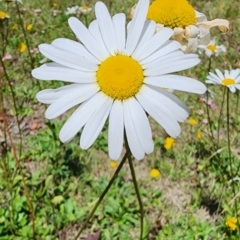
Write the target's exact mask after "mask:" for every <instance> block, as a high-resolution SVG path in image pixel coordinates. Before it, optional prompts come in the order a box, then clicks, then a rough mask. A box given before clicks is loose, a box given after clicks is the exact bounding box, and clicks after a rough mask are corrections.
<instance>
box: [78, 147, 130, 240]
mask: <svg viewBox="0 0 240 240" xmlns="http://www.w3.org/2000/svg"><path fill="white" fill-rule="evenodd" d="M130 153H131V152H130V150H129V148H127V151H126V153H125V155H124V157H123V159H122V161H121V162H120V164H119V166H118V168H117V170H116V171H115V173H114V174H113V176H112V178H111V180H110V181H109V183H108V185H107V187H106V188H105V189H104V191H103V192H102V194H101V196H100V197H99V199H98V201H97V203H96V204H95V206H94V208H93V209H92V211H91V212H90V213H89V215H88V216H87V219H86V221H85V222H84V223H83V225H82V227H81V228H80V230H79V231H78V233H77V235H76V237H75V238H74V240H77V239H78V237H79V236H80V234H81V233H82V232H83V230H84V229H85V228H86V226H87V224H88V222H89V220H90V219H91V217H92V216H93V214H94V213H95V211H96V210H97V208H98V206H99V205H100V203H101V202H102V200H103V199H104V197H105V195H106V194H107V193H108V191H109V189H110V188H111V186H112V184H113V183H114V181H115V179H116V177H117V176H118V173H119V172H120V170H121V169H122V167H123V164H124V163H125V162H126V160H127V159H128V157H129V156H130Z"/></svg>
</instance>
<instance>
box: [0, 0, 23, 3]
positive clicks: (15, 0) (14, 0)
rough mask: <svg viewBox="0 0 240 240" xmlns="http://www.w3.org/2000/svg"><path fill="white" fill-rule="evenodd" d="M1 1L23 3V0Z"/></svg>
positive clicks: (3, 0) (1, 0) (4, 0)
mask: <svg viewBox="0 0 240 240" xmlns="http://www.w3.org/2000/svg"><path fill="white" fill-rule="evenodd" d="M0 2H6V3H9V2H19V3H21V4H23V3H22V0H0Z"/></svg>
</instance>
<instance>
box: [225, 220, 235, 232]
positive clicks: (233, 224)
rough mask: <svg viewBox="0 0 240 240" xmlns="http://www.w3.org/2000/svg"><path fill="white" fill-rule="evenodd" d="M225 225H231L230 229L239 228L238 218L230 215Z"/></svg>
mask: <svg viewBox="0 0 240 240" xmlns="http://www.w3.org/2000/svg"><path fill="white" fill-rule="evenodd" d="M225 225H226V226H228V227H229V229H230V231H234V230H236V229H237V218H236V217H228V218H227V220H226V222H225Z"/></svg>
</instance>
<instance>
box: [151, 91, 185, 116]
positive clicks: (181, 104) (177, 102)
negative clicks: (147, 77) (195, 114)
mask: <svg viewBox="0 0 240 240" xmlns="http://www.w3.org/2000/svg"><path fill="white" fill-rule="evenodd" d="M147 87H149V88H150V89H152V90H154V91H156V92H159V93H160V94H161V95H164V96H165V97H167V98H169V99H170V100H172V101H173V103H174V104H175V105H178V107H180V108H182V110H184V112H182V114H183V116H182V118H187V117H188V114H189V111H188V107H187V106H186V104H185V103H184V102H182V101H181V100H180V99H179V98H178V97H176V96H175V95H174V94H172V92H170V91H166V90H163V89H162V88H159V87H153V86H147ZM151 94H152V93H150V95H151ZM171 104H172V103H171ZM173 108H174V106H173ZM169 110H171V109H169ZM179 116H180V115H179Z"/></svg>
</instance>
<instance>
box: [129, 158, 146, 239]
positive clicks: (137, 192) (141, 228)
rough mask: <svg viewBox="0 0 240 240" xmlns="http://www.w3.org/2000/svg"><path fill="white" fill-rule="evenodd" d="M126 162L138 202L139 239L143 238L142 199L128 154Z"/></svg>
mask: <svg viewBox="0 0 240 240" xmlns="http://www.w3.org/2000/svg"><path fill="white" fill-rule="evenodd" d="M128 164H129V167H130V170H131V175H132V180H133V185H134V189H135V192H136V195H137V199H138V204H139V208H140V215H141V216H140V238H139V239H140V240H142V239H143V220H144V209H143V203H142V199H141V195H140V192H139V188H138V184H137V179H136V174H135V171H134V167H133V163H132V159H131V155H129V156H128Z"/></svg>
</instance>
